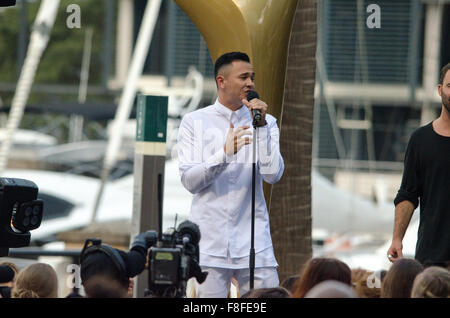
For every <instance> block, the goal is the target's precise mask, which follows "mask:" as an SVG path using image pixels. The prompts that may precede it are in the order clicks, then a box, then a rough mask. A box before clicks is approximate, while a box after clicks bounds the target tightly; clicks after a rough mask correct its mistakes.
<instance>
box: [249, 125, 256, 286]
mask: <svg viewBox="0 0 450 318" xmlns="http://www.w3.org/2000/svg"><path fill="white" fill-rule="evenodd" d="M256 124H257V122H256V121H253V161H252V225H251V239H250V260H249V261H250V264H249V265H250V290H251V289H253V287H254V284H255V188H256V180H255V179H256V143H257V138H258V129H257V126H256Z"/></svg>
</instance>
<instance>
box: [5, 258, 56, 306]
mask: <svg viewBox="0 0 450 318" xmlns="http://www.w3.org/2000/svg"><path fill="white" fill-rule="evenodd" d="M11 297H12V298H56V297H58V277H57V275H56V272H55V270H54V269H53V267H51V266H50V265H48V264H44V263H35V264H32V265H29V266H27V267H26V268H24V269H23V270H21V271H20V272H19V274H18V275H17V277H16V283H15V286H14V288H13V289H12V291H11Z"/></svg>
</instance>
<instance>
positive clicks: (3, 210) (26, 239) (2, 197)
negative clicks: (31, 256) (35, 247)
mask: <svg viewBox="0 0 450 318" xmlns="http://www.w3.org/2000/svg"><path fill="white" fill-rule="evenodd" d="M38 191H39V190H38V187H37V186H36V184H35V183H34V182H32V181H28V180H24V179H18V178H0V257H1V256H8V253H9V248H10V247H24V246H28V245H30V240H31V234H30V231H31V230H34V229H37V228H38V227H39V226H40V225H41V221H42V216H43V209H44V203H43V201H42V200H38V199H37V195H38Z"/></svg>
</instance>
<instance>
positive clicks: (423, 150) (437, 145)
mask: <svg viewBox="0 0 450 318" xmlns="http://www.w3.org/2000/svg"><path fill="white" fill-rule="evenodd" d="M404 200H408V201H410V202H411V203H413V204H414V208H417V206H418V205H419V203H420V223H419V231H418V234H417V245H416V255H415V258H416V259H417V260H418V261H420V262H421V263H422V264H427V263H445V262H448V261H449V260H450V137H444V136H441V135H439V134H437V133H436V132H435V131H434V129H433V125H432V123H429V124H428V125H426V126H423V127H420V128H418V129H417V130H416V131H415V132H414V133H413V134H412V135H411V138H410V140H409V143H408V147H407V149H406V154H405V167H404V171H403V178H402V184H401V186H400V190H399V191H398V194H397V196H396V198H395V199H394V204H395V205H397V204H398V203H400V202H402V201H404Z"/></svg>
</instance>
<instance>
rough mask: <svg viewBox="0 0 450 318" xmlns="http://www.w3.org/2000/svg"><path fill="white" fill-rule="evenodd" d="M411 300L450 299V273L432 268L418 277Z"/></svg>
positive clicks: (443, 269) (435, 267)
mask: <svg viewBox="0 0 450 318" xmlns="http://www.w3.org/2000/svg"><path fill="white" fill-rule="evenodd" d="M411 298H450V271H448V270H446V269H445V268H442V267H437V266H430V267H428V268H426V269H425V270H424V271H423V272H422V273H420V274H419V275H417V276H416V278H415V280H414V285H413V288H412V290H411Z"/></svg>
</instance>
